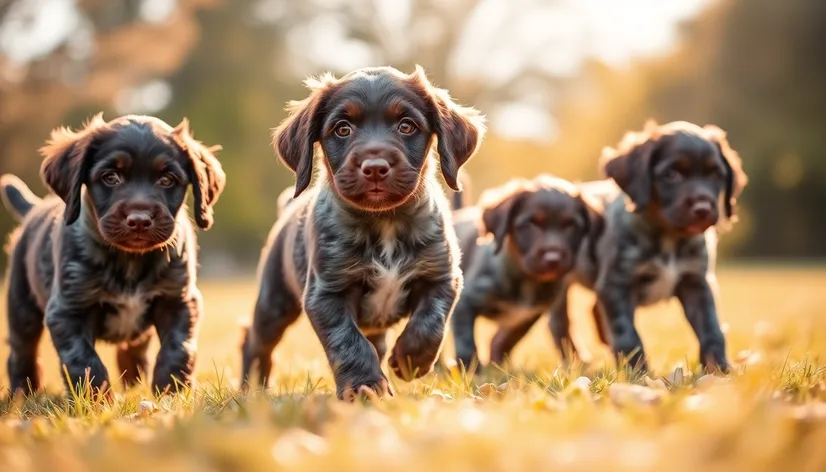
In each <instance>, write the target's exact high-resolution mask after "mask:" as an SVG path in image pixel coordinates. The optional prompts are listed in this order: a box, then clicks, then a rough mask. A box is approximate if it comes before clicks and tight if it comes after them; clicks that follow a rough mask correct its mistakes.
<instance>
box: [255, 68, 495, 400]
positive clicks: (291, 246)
mask: <svg viewBox="0 0 826 472" xmlns="http://www.w3.org/2000/svg"><path fill="white" fill-rule="evenodd" d="M307 84H308V86H309V88H310V89H311V92H310V96H309V97H308V98H307V99H305V100H303V101H301V102H295V103H293V104H291V106H290V108H289V111H290V116H289V117H288V118H287V119H286V120H285V121H284V122H283V123H282V124H281V125H280V126H279V127H278V128H277V129H276V130H275V132H274V145H275V150H276V151H277V153H278V154H279V156H281V159H282V160H283V161H284V163H285V164H286V165H287V166H288V167H289V168H290V169H292V170H293V171H294V172H295V173H296V187H295V196H296V199H295V200H293V201H291V202H289V203H287V202H286V198H285V199H282V200H284V202H283V203H284V208H283V213H282V215H281V216H280V217H279V219H278V221H277V222H276V223H275V226H274V227H273V229H272V232H271V233H270V237H269V241H268V243H267V245H266V246H265V247H264V250H263V253H262V256H261V264H260V289H259V294H258V301H257V303H256V307H255V313H254V316H253V321H252V326H251V327H250V328H249V329H248V330H247V333H246V335H245V339H244V343H243V348H242V351H243V352H242V354H243V367H242V379H243V380H242V381H243V385H244V386H245V387H246V386H248V385H249V382H250V380H251V379H250V375H251V369H252V368H253V365H254V364H257V371H258V375H259V377H260V381H261V384H262V385H264V386H266V385H267V384H268V379H269V376H270V371H271V369H272V359H271V356H272V351H273V349H274V348H275V346H276V344H278V342H279V341H280V339H281V337H282V336H283V334H284V331H285V330H286V329H287V327H289V326H290V325H291V324H292V323H293V322H295V320H296V319H297V318H298V316H299V314H300V313H301V311H302V309H303V310H304V311H305V312H306V313H307V315H308V316H309V318H310V322H311V323H312V326H313V328H314V329H315V332H316V334H317V335H318V337H319V339H320V341H321V344H322V346H323V347H324V350H325V352H326V354H327V359H328V361H329V364H330V367H331V369H332V371H333V375H334V377H335V383H336V393H337V395H338V397H339V398H346V399H352V398H354V397H355V396H356V395H367V396H373V395H374V394H377V395H378V396H381V395H384V394H386V393H391V394H392V392H391V391H390V390H389V384H388V380H387V378H386V377H385V375H384V374H383V373H382V370H381V365H380V364H381V360H382V359H383V357H384V355H385V351H386V350H387V346H386V341H385V331H386V330H387V329H388V328H389V327H391V326H393V325H395V324H396V323H398V322H399V321H400V320H402V319H403V318H407V317H409V318H410V319H409V321H408V323H407V325H406V327H405V329H404V331H403V332H402V334H401V336H400V337H399V339H398V341H397V342H396V345H395V346H394V347H393V349H392V351H391V354H390V357H389V360H388V365H389V367H390V368H391V369H392V370H393V372H394V373H395V374H396V375H397V376H399V377H401V378H403V379H405V380H410V379H412V378H417V377H421V376H423V375H425V374H427V373H428V372H430V371H431V369H432V367H433V364H434V362H435V361H436V359H437V356H438V354H439V351H440V349H441V346H442V340H443V338H444V331H445V324H446V323H447V321H448V319H449V318H450V315H451V312H452V311H453V306H454V305H455V302H456V298H457V295H458V293H459V291H460V290H461V288H462V275H461V271H460V270H459V258H460V257H459V249H458V247H457V244H456V235H455V233H454V231H453V226H452V220H451V213H450V203H449V202H448V200H447V198H446V197H445V195H444V193H443V191H442V190H441V188H440V185H439V182H438V181H437V180H436V176H435V169H436V162H435V157H434V153H433V152H432V151H433V150H434V149H433V148H434V147H435V150H436V151H437V152H438V158H439V164H440V167H441V171H442V175H443V176H444V178H445V181H446V183H447V184H448V186H449V187H450V188H451V189H453V190H454V191H458V190H460V188H459V187H460V185H459V183H457V178H458V171H459V168H460V167H461V166H462V165H463V164H464V163H465V162H466V161H467V160H468V159H469V158H470V157H471V156H472V155H473V154H474V152H475V151H476V149H477V148H478V146H479V143H480V141H481V140H482V135H483V133H484V127H483V120H482V117H481V116H480V115H479V114H478V113H477V112H476V111H475V110H473V109H470V108H464V107H460V106H458V105H456V104H455V103H453V101H452V100H451V99H450V97H449V96H448V94H447V92H446V91H444V90H440V89H437V88H435V87H433V86H432V85H431V84H430V82H429V81H428V80H427V77H426V76H425V73H424V71H423V70H422V69H421V68H418V67H417V68H416V71H415V72H414V73H412V74H410V75H406V74H402V73H401V72H399V71H397V70H395V69H393V68H389V67H381V68H367V69H361V70H357V71H355V72H352V73H350V74H348V75H346V76H344V77H343V78H341V79H335V78H334V77H332V76H329V75H327V76H324V77H322V78H321V79H319V80H310V81H308V83H307ZM434 138H437V139H438V145H437V146H433V141H434ZM317 151H318V152H317ZM316 153H317V154H319V158H320V162H321V163H322V165H320V166H319V171H320V172H319V174H320V175H319V177H318V179H317V183H316V184H315V185H314V186H313V187H312V188H310V189H309V190H308V187H309V186H310V178H311V176H312V172H313V157H314V155H316Z"/></svg>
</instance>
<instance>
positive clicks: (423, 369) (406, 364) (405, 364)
mask: <svg viewBox="0 0 826 472" xmlns="http://www.w3.org/2000/svg"><path fill="white" fill-rule="evenodd" d="M409 352H410V351H408V350H406V349H405V348H404V345H403V344H402V343H397V344H396V345H395V346H394V347H393V353H392V354H390V358H389V359H387V365H388V366H389V367H390V370H392V371H393V373H394V374H395V375H396V376H397V377H399V378H400V379H402V380H404V381H406V382H409V381H411V380H413V379H418V378H420V377H424V376H425V375H427V374H429V373H430V372H431V371H432V370H433V364H434V362H435V358H434V357H433V356H431V355H428V353H421V352H416V351H413V352H415V354H410V353H409Z"/></svg>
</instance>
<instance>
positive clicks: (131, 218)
mask: <svg viewBox="0 0 826 472" xmlns="http://www.w3.org/2000/svg"><path fill="white" fill-rule="evenodd" d="M126 226H127V227H128V228H129V230H130V231H132V232H135V233H143V232H144V231H146V230H148V229H149V228H151V227H152V217H151V216H150V215H149V214H148V213H142V212H135V213H130V214H129V215H128V216H127V217H126Z"/></svg>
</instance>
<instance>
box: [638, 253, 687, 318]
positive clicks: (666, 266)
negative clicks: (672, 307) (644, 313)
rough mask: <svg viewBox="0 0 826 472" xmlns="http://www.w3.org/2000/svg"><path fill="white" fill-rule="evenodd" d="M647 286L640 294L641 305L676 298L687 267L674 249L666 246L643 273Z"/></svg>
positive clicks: (645, 285)
mask: <svg viewBox="0 0 826 472" xmlns="http://www.w3.org/2000/svg"><path fill="white" fill-rule="evenodd" d="M641 272H642V274H643V278H644V281H645V284H644V285H643V287H642V293H641V294H640V295H641V296H640V300H639V301H640V305H643V306H645V305H652V304H654V303H658V302H661V301H663V300H668V299H669V298H671V297H673V296H674V290H675V289H676V288H677V284H678V283H679V282H680V279H681V278H682V276H683V274H684V273H685V272H686V267H685V264H684V263H683V262H681V261H680V259H679V258H678V257H677V253H676V252H675V251H674V250H673V248H672V247H670V246H668V245H666V246H665V247H664V251H663V252H662V253H661V254H659V255H658V257H657V258H656V259H654V260H652V261H651V262H650V263H649V264H647V265H646V266H644V268H643V270H642V271H641Z"/></svg>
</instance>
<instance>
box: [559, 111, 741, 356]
mask: <svg viewBox="0 0 826 472" xmlns="http://www.w3.org/2000/svg"><path fill="white" fill-rule="evenodd" d="M602 167H603V170H604V172H605V174H606V175H607V177H609V178H610V179H612V181H604V182H592V183H587V184H583V188H584V189H585V191H587V192H589V193H591V194H592V195H594V196H598V197H599V198H601V199H602V200H603V202H604V204H605V230H604V232H603V233H602V235H601V237H600V238H599V241H598V242H597V244H596V251H595V254H593V255H588V254H580V257H579V259H578V265H577V269H578V270H577V280H578V282H580V283H582V284H583V285H585V286H586V287H589V288H591V289H592V290H594V291H595V292H596V295H597V306H596V307H595V309H594V316H595V318H596V322H597V325H598V326H599V328H600V337H601V339H602V340H603V341H604V342H605V343H606V344H610V345H611V346H612V348H613V350H614V353H615V354H616V355H617V356H618V357H620V358H623V359H625V360H627V361H628V362H629V363H630V365H631V366H634V367H640V368H643V369H644V368H646V367H647V365H646V360H645V352H644V351H643V346H642V341H641V340H640V336H639V334H638V333H637V330H636V328H635V327H634V312H635V310H636V308H637V307H638V306H646V305H651V304H654V303H657V302H660V301H664V300H668V299H670V298H672V297H677V299H679V301H680V303H681V304H682V306H683V309H684V311H685V315H686V318H688V321H689V324H690V325H691V327H692V329H693V330H694V332H695V334H696V335H697V339H698V341H699V344H700V362H701V363H702V365H703V366H704V367H706V368H707V369H708V370H721V371H726V370H727V369H728V361H727V360H726V349H725V338H724V337H723V333H722V331H721V330H720V323H719V321H718V319H717V309H716V304H715V296H716V292H717V280H716V276H715V273H714V269H715V259H716V252H717V229H716V228H717V226H720V223H724V224H727V223H728V222H730V221H732V218H733V216H734V210H735V207H736V204H737V198H738V197H739V196H740V194H741V192H742V191H743V188H744V187H745V185H746V183H747V181H748V179H747V177H746V174H745V173H744V172H743V169H742V165H741V161H740V157H739V156H738V155H737V153H736V152H735V151H734V150H733V149H731V147H730V146H729V144H728V141H727V140H726V135H725V133H724V132H723V131H722V130H720V129H719V128H717V127H715V126H706V127H703V128H701V127H699V126H696V125H693V124H691V123H686V122H673V123H668V124H665V125H661V126H658V125H657V124H656V123H653V122H649V123H648V124H647V126H646V127H645V130H644V131H642V132H639V133H628V134H626V136H625V137H624V139H623V140H622V142H621V143H620V144H619V146H618V147H617V148H616V149H611V148H607V149H606V150H605V151H604V154H603V161H602ZM552 318H553V320H554V321H553V324H554V325H555V329H554V337H555V338H556V339H557V342H558V343H562V342H566V341H567V342H569V341H570V334H569V332H568V315H567V312H566V307H564V306H562V307H559V308H558V309H557V310H555V312H554V314H553V315H552Z"/></svg>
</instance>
